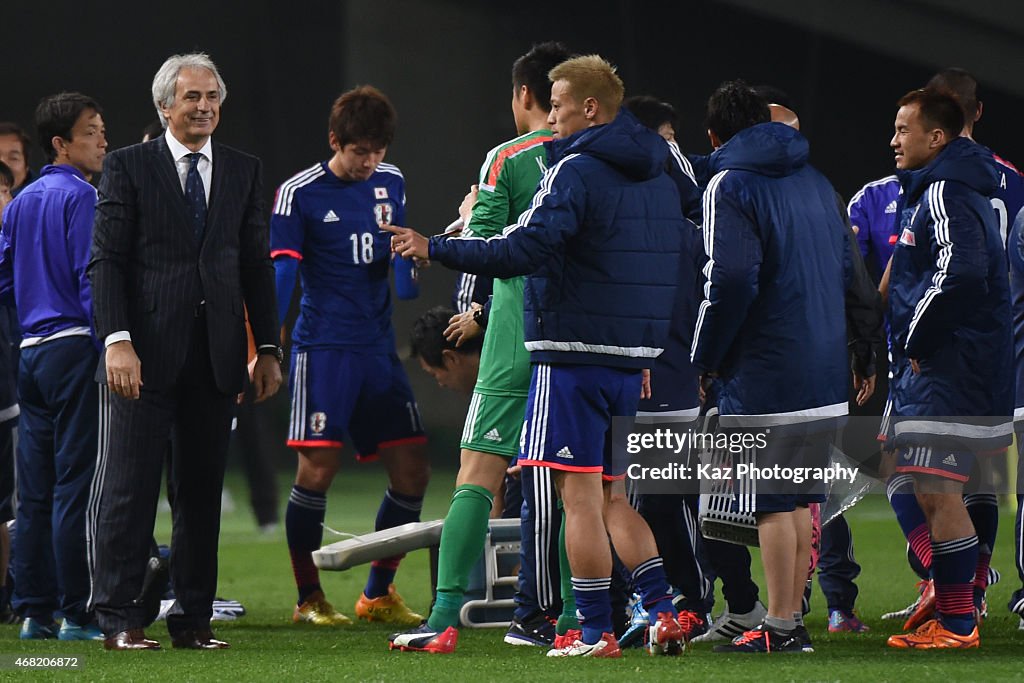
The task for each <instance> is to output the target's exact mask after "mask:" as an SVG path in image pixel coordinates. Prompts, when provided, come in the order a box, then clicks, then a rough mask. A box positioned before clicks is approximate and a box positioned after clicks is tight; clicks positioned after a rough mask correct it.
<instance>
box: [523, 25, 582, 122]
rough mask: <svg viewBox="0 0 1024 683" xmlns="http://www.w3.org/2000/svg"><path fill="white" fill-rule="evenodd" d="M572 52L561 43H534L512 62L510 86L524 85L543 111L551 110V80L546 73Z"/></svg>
mask: <svg viewBox="0 0 1024 683" xmlns="http://www.w3.org/2000/svg"><path fill="white" fill-rule="evenodd" d="M573 56H574V55H573V53H572V52H571V51H570V50H569V48H567V47H566V46H565V45H563V44H562V43H559V42H557V41H553V40H552V41H548V42H546V43H536V44H535V45H534V46H533V47H531V48H530V51H529V52H527V53H526V54H525V55H523V56H521V57H520V58H519V59H517V60H516V61H515V62H513V63H512V87H513V88H515V89H516V91H517V92H518V91H519V88H520V87H522V86H524V85H525V86H526V87H527V88H529V90H530V92H531V93H533V99H534V100H536V101H537V105H538V106H540V108H541V109H543V110H544V111H551V81H549V80H548V73H549V72H550V71H551V70H552V69H554V68H555V67H556V66H558V65H559V64H561V63H562V62H564V61H565V60H567V59H569V58H571V57H573Z"/></svg>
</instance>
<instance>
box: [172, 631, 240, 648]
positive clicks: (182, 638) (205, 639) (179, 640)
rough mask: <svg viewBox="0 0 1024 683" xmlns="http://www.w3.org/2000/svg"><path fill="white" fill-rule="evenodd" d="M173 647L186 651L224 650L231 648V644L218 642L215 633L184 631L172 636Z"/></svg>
mask: <svg viewBox="0 0 1024 683" xmlns="http://www.w3.org/2000/svg"><path fill="white" fill-rule="evenodd" d="M171 645H173V646H174V647H176V648H183V649H185V650H223V649H225V648H229V647H231V644H230V643H226V642H224V641H223V640H217V639H216V638H214V636H213V631H211V630H209V629H207V630H205V631H182V632H180V633H177V634H175V635H173V636H171Z"/></svg>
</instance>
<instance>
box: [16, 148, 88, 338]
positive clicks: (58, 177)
mask: <svg viewBox="0 0 1024 683" xmlns="http://www.w3.org/2000/svg"><path fill="white" fill-rule="evenodd" d="M95 211H96V189H95V188H94V187H93V186H92V185H90V184H89V182H88V181H87V180H86V179H85V176H83V175H82V173H81V172H80V171H79V170H78V169H76V168H73V167H72V166H67V165H63V164H62V165H57V166H52V165H51V166H45V167H44V168H43V169H42V171H41V172H40V174H39V178H38V179H37V180H36V181H35V182H33V183H32V184H31V185H29V186H28V187H26V188H25V189H24V190H23V191H22V192H20V193H19V194H18V196H17V197H15V199H14V200H13V201H12V202H11V203H10V204H8V205H7V207H6V208H5V209H4V213H3V227H2V231H0V294H9V293H10V292H11V290H12V289H13V292H14V301H15V305H16V306H17V309H18V321H19V322H20V323H21V332H22V338H25V339H27V338H33V337H48V336H50V335H53V334H55V333H57V332H61V331H64V330H68V329H70V328H85V329H91V328H92V298H91V294H90V287H89V278H88V277H86V274H85V269H86V266H87V265H88V263H89V248H90V244H91V241H92V222H93V215H94V214H95Z"/></svg>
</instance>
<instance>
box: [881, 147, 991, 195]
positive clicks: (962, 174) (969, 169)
mask: <svg viewBox="0 0 1024 683" xmlns="http://www.w3.org/2000/svg"><path fill="white" fill-rule="evenodd" d="M896 176H897V177H898V178H899V179H900V185H902V186H903V192H904V193H905V194H906V196H907V201H908V202H910V203H913V202H915V201H917V199H918V197H920V196H921V193H922V192H924V191H925V189H926V188H927V187H928V186H929V185H931V184H932V183H935V182H938V181H940V180H955V181H957V182H959V183H963V184H964V185H967V186H968V187H970V188H971V189H972V190H974V191H975V192H979V193H980V194H982V195H984V196H986V197H989V196H991V195H992V193H993V192H994V191H995V189H996V187H997V186H998V185H999V172H998V171H997V169H996V162H995V159H994V158H993V156H992V151H991V150H990V149H988V148H987V147H984V146H982V145H979V144H978V143H977V142H975V141H974V140H971V139H970V138H957V139H956V140H953V141H952V142H950V143H949V144H948V145H946V147H945V148H944V149H943V150H942V151H941V152H939V154H938V156H936V157H935V158H934V159H932V160H931V161H930V162H929V163H928V165H926V166H924V167H922V168H917V169H914V170H898V171H896Z"/></svg>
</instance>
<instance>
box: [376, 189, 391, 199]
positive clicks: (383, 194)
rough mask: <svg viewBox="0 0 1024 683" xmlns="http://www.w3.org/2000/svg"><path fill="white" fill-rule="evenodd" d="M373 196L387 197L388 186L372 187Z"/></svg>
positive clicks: (378, 197)
mask: <svg viewBox="0 0 1024 683" xmlns="http://www.w3.org/2000/svg"><path fill="white" fill-rule="evenodd" d="M373 198H374V199H387V198H388V188H386V187H375V188H373Z"/></svg>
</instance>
